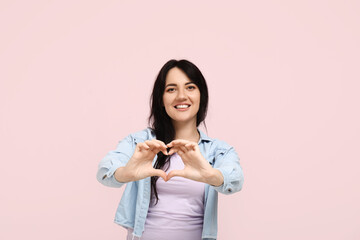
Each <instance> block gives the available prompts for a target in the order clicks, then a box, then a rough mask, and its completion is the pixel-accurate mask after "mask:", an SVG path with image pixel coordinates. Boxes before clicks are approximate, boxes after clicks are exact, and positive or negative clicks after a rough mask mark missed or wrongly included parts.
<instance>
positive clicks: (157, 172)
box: [150, 169, 167, 181]
mask: <svg viewBox="0 0 360 240" xmlns="http://www.w3.org/2000/svg"><path fill="white" fill-rule="evenodd" d="M150 174H151V176H158V177H161V178H162V179H164V181H167V176H166V172H164V171H163V170H160V169H153V170H152V171H151V172H150Z"/></svg>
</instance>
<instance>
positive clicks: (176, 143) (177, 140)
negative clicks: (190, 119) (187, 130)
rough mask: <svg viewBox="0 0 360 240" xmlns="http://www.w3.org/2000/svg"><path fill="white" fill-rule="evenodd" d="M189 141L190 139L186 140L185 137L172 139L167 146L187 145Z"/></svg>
mask: <svg viewBox="0 0 360 240" xmlns="http://www.w3.org/2000/svg"><path fill="white" fill-rule="evenodd" d="M188 142H189V141H188V140H184V139H175V140H173V141H171V142H170V143H169V144H167V146H168V147H173V146H179V145H185V144H187V143H188Z"/></svg>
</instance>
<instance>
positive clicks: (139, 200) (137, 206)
mask: <svg viewBox="0 0 360 240" xmlns="http://www.w3.org/2000/svg"><path fill="white" fill-rule="evenodd" d="M198 131H199V133H200V140H199V142H198V144H199V148H200V152H201V154H202V155H203V156H204V157H205V159H206V160H207V161H208V162H209V163H210V164H211V166H212V167H213V168H216V169H218V170H219V171H220V172H221V173H222V175H223V177H224V183H223V184H222V185H221V186H218V187H215V186H211V185H209V184H205V200H204V201H205V202H204V204H205V207H204V222H203V231H202V238H203V239H205V240H210V239H216V237H217V203H218V192H220V193H223V194H232V193H235V192H238V191H240V190H241V188H242V185H243V183H244V175H243V171H242V168H241V166H240V163H239V157H238V155H237V153H236V152H235V149H234V148H233V147H232V146H230V145H228V144H227V143H225V142H224V141H221V140H218V139H212V138H209V137H208V136H206V135H205V133H203V132H202V131H201V130H199V129H198ZM154 138H156V136H155V134H154V132H153V131H152V129H151V128H146V129H144V130H142V131H139V132H136V133H133V134H130V135H128V136H127V137H126V138H124V139H123V140H121V141H119V143H118V145H117V147H116V150H113V151H110V152H108V154H107V155H106V156H105V157H104V158H103V159H102V160H101V161H100V163H99V166H98V171H97V175H96V178H97V180H98V181H99V182H100V183H101V184H103V185H105V186H108V187H115V188H119V187H121V186H122V185H124V184H126V183H122V182H118V181H117V180H116V179H115V177H114V172H115V170H116V169H117V168H119V167H123V166H125V165H126V163H127V162H128V160H129V159H130V158H131V157H132V155H133V153H134V151H135V147H136V144H137V143H140V142H144V141H146V140H151V139H154ZM156 158H157V156H155V158H154V160H153V165H154V163H155V161H156ZM150 193H151V184H150V177H147V178H144V179H141V180H138V181H134V182H128V183H127V185H126V188H125V191H124V193H123V195H122V198H121V200H120V203H119V205H118V208H117V211H116V214H115V220H114V222H115V223H117V224H119V225H121V226H123V227H125V228H132V229H133V235H134V236H136V237H141V235H142V233H143V231H144V226H145V220H146V216H147V212H148V209H149V204H150Z"/></svg>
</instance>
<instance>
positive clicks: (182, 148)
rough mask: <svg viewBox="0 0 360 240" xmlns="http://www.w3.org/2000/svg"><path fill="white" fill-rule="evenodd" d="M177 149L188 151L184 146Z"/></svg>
mask: <svg viewBox="0 0 360 240" xmlns="http://www.w3.org/2000/svg"><path fill="white" fill-rule="evenodd" d="M179 149H180V150H181V151H182V152H184V153H187V152H188V149H187V148H186V147H185V146H179Z"/></svg>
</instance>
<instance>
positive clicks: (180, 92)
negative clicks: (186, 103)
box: [176, 89, 187, 101]
mask: <svg viewBox="0 0 360 240" xmlns="http://www.w3.org/2000/svg"><path fill="white" fill-rule="evenodd" d="M176 99H177V100H178V101H180V100H184V99H187V95H186V92H185V90H184V89H179V90H178V94H177V95H176Z"/></svg>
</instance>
